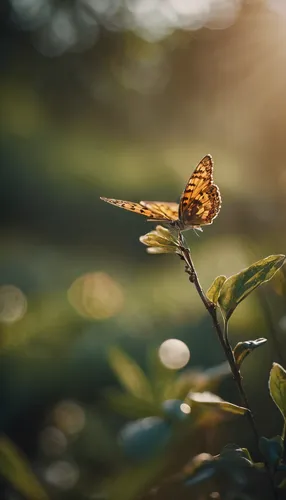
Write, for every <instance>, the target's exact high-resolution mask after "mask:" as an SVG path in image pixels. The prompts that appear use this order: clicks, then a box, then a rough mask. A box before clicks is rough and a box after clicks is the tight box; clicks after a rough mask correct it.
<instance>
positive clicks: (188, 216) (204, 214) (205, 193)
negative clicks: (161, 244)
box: [100, 155, 221, 231]
mask: <svg viewBox="0 0 286 500" xmlns="http://www.w3.org/2000/svg"><path fill="white" fill-rule="evenodd" d="M213 168H214V165H213V160H212V157H211V155H206V156H205V157H204V158H203V159H202V160H201V161H200V163H199V164H198V165H197V167H196V168H195V170H194V172H193V174H192V175H191V177H190V178H189V180H188V182H187V185H186V187H185V189H184V191H183V193H182V195H181V198H180V202H179V203H174V202H167V201H140V202H139V203H133V202H132V201H123V200H116V199H113V198H104V197H101V198H100V199H101V200H103V201H106V202H107V203H111V205H115V206H117V207H120V208H124V209H125V210H130V211H131V212H135V213H137V214H141V215H145V216H146V217H148V220H149V221H156V222H161V223H165V224H170V225H172V226H174V227H177V228H178V229H180V230H181V231H184V230H186V229H192V228H193V229H200V228H201V226H205V225H208V224H212V222H213V220H214V219H215V217H216V216H217V215H218V213H219V211H220V207H221V196H220V191H219V188H218V187H217V186H216V185H215V184H214V183H213Z"/></svg>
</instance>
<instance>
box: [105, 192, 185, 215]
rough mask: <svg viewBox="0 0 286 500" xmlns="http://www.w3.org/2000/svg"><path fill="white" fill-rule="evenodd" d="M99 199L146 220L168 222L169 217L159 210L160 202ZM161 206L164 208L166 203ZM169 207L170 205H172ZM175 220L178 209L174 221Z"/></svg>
mask: <svg viewBox="0 0 286 500" xmlns="http://www.w3.org/2000/svg"><path fill="white" fill-rule="evenodd" d="M100 199H101V200H103V201H106V202H107V203H111V205H115V206H116V207H120V208H124V209H125V210H130V211H131V212H135V213H137V214H140V215H145V217H148V219H155V220H170V217H169V216H167V214H166V213H164V212H163V211H162V209H159V205H161V202H152V201H145V202H140V203H134V202H132V201H124V200H115V199H114V198H104V197H100ZM162 205H164V206H165V205H168V203H162ZM170 205H172V203H171V204H170ZM177 207H178V206H177ZM177 218H178V208H177V216H176V219H177ZM172 220H173V219H172Z"/></svg>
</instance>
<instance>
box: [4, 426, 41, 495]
mask: <svg viewBox="0 0 286 500" xmlns="http://www.w3.org/2000/svg"><path fill="white" fill-rule="evenodd" d="M0 475H1V476H2V477H4V478H5V479H6V480H7V481H8V482H9V483H10V484H12V485H13V486H14V488H15V489H16V490H17V491H18V492H19V493H21V495H23V496H24V497H25V498H27V499H28V500H48V496H47V494H46V493H45V491H44V489H43V487H42V486H41V484H40V483H39V481H38V479H37V478H36V476H35V475H34V473H33V471H32V469H31V467H30V464H29V462H28V461H27V459H26V458H25V457H24V455H22V453H20V451H19V450H18V449H17V448H16V446H15V445H14V444H13V443H12V442H11V441H10V440H9V439H8V438H6V437H5V436H3V435H2V436H1V437H0Z"/></svg>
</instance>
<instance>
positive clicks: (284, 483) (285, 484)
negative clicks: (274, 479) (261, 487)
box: [278, 478, 286, 490]
mask: <svg viewBox="0 0 286 500" xmlns="http://www.w3.org/2000/svg"><path fill="white" fill-rule="evenodd" d="M278 488H280V489H282V490H284V489H286V478H285V479H282V481H281V483H280V484H279V485H278Z"/></svg>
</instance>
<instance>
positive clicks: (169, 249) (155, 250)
mask: <svg viewBox="0 0 286 500" xmlns="http://www.w3.org/2000/svg"><path fill="white" fill-rule="evenodd" d="M176 252H177V248H176V247H174V246H171V245H164V246H163V245H161V246H154V247H148V248H147V253H150V254H153V255H155V254H159V253H176Z"/></svg>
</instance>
